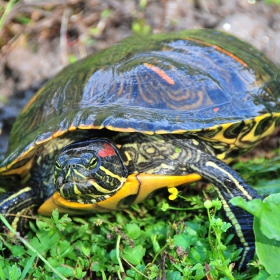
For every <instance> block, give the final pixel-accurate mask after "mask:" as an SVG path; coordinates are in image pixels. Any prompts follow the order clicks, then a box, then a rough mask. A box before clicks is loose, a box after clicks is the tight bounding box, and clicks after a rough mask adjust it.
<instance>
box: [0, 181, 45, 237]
mask: <svg viewBox="0 0 280 280" xmlns="http://www.w3.org/2000/svg"><path fill="white" fill-rule="evenodd" d="M43 201H44V198H43V195H42V193H41V191H40V190H38V189H33V188H31V187H23V188H20V189H17V190H14V191H12V192H8V193H5V194H4V195H3V196H1V197H0V213H1V214H2V215H4V216H5V217H6V219H7V220H8V222H9V223H10V224H11V225H12V227H13V228H14V229H15V230H16V231H17V232H19V233H20V234H21V235H23V234H25V233H26V231H27V229H28V228H29V227H28V219H27V218H26V216H27V215H29V216H30V213H33V212H34V211H36V210H37V209H38V207H39V206H40V205H41V204H42V203H43ZM1 231H2V230H1Z"/></svg>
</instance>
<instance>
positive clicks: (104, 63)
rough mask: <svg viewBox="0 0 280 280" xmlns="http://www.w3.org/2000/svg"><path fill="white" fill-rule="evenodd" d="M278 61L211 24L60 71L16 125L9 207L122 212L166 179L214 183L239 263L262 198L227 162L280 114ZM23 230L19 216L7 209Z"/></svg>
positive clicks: (129, 42)
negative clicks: (254, 204) (238, 201)
mask: <svg viewBox="0 0 280 280" xmlns="http://www.w3.org/2000/svg"><path fill="white" fill-rule="evenodd" d="M275 73H276V67H275V66H274V64H273V63H272V62H271V61H269V60H268V59H267V58H266V57H265V56H264V55H263V54H262V53H260V52H259V51H257V50H256V49H254V48H253V47H251V46H250V45H248V44H247V43H244V42H242V41H240V40H238V39H236V38H234V37H232V36H230V35H227V34H224V33H221V32H218V31H213V30H191V31H184V32H180V33H176V34H174V33H173V34H158V35H148V36H144V37H142V36H139V35H137V36H133V37H130V38H128V39H125V40H123V41H122V42H121V43H118V44H116V45H114V46H112V47H110V48H108V49H106V50H104V51H102V52H99V53H98V54H96V55H94V56H90V57H88V58H86V59H84V60H82V61H80V62H78V63H76V64H73V65H70V66H69V67H67V68H65V69H64V70H63V71H62V72H61V73H59V74H58V75H57V76H56V77H54V78H53V79H51V80H50V81H49V82H48V83H46V84H45V85H44V86H43V87H42V89H41V90H39V91H38V92H37V94H36V95H35V96H34V97H33V98H32V99H31V100H30V101H29V103H28V104H27V105H26V106H25V108H24V109H23V111H22V112H21V113H20V115H19V117H18V119H17V121H16V122H15V124H14V126H13V129H12V133H11V140H10V145H9V150H8V154H7V157H6V159H5V160H4V161H3V162H2V164H1V167H0V174H1V187H2V188H5V189H6V190H7V193H6V194H4V195H3V196H2V197H1V199H0V211H1V213H3V214H11V213H12V214H24V213H25V212H26V211H27V210H29V209H31V208H36V209H37V208H39V210H38V212H39V213H41V214H43V215H50V214H51V212H52V210H53V209H54V208H56V207H57V208H58V209H59V210H60V212H62V213H63V212H65V213H70V214H72V213H73V214H83V213H92V212H103V211H104V212H105V211H111V210H119V209H123V208H126V207H129V206H130V205H132V204H134V203H138V202H140V201H141V200H143V199H145V198H146V197H147V196H148V195H149V194H150V193H152V192H154V191H155V190H157V189H159V188H164V187H167V188H168V187H174V186H175V187H176V186H180V185H182V184H185V183H187V182H193V181H197V180H199V179H201V178H205V179H207V180H208V181H209V182H211V183H213V184H214V185H215V187H216V190H217V192H218V194H219V197H220V198H221V200H222V202H223V206H224V209H225V212H226V214H227V216H228V217H229V219H230V220H231V221H232V222H233V224H234V228H235V232H236V238H237V239H236V240H237V241H236V242H237V245H238V246H240V247H243V248H244V250H243V256H242V260H241V263H242V264H244V261H245V262H246V261H247V259H248V258H249V257H250V255H251V253H252V251H253V248H254V237H253V234H252V217H251V215H249V214H247V213H245V212H244V211H242V210H240V209H239V208H238V209H237V208H235V207H233V206H232V205H231V204H230V203H229V200H230V199H231V198H232V197H236V196H241V197H243V198H245V199H246V200H251V199H252V198H255V197H258V194H257V193H256V192H255V191H254V190H253V189H252V188H250V186H248V185H247V184H246V183H245V182H244V181H243V180H242V178H241V177H240V176H239V175H238V174H237V173H236V172H235V171H233V170H232V169H231V168H230V167H229V166H228V165H227V163H229V162H230V161H232V160H233V159H234V158H236V157H237V156H239V155H240V154H244V153H245V152H247V151H248V150H250V149H251V148H252V147H253V146H255V145H256V144H258V143H259V142H260V141H262V139H263V138H265V137H266V136H268V135H270V134H271V133H272V132H273V131H274V129H275V127H276V126H277V125H279V123H280V105H279V102H280V94H279V89H278V90H277V88H276V79H275ZM9 221H10V222H11V223H12V225H13V226H14V227H15V228H16V229H17V230H18V231H23V227H24V224H25V223H24V219H23V218H18V217H17V218H15V217H14V216H9Z"/></svg>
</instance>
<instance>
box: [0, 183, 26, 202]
mask: <svg viewBox="0 0 280 280" xmlns="http://www.w3.org/2000/svg"><path fill="white" fill-rule="evenodd" d="M30 190H31V188H30V187H26V188H24V189H21V190H20V191H18V192H17V193H14V194H13V195H11V196H9V197H7V198H6V199H5V200H3V201H2V202H1V203H0V206H1V205H3V204H5V203H7V202H8V201H10V200H12V199H14V198H16V197H18V196H19V195H21V194H22V193H25V192H28V191H30Z"/></svg>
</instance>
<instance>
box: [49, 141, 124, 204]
mask: <svg viewBox="0 0 280 280" xmlns="http://www.w3.org/2000/svg"><path fill="white" fill-rule="evenodd" d="M54 174H55V175H54V180H55V187H56V190H57V191H58V192H59V194H60V195H61V196H62V197H63V198H65V199H66V200H68V201H71V202H79V203H83V204H92V203H96V202H98V201H102V200H105V199H107V198H109V197H110V196H112V195H114V194H115V193H116V192H117V190H118V189H120V187H121V186H122V185H123V183H124V182H125V181H126V177H127V169H126V167H125V165H124V163H123V160H122V158H121V156H120V154H119V152H118V149H117V148H116V146H115V145H114V144H113V143H111V142H110V141H109V140H106V139H92V140H86V141H81V142H76V143H72V144H70V145H68V146H66V147H64V148H63V149H62V150H61V153H60V156H59V158H58V159H57V161H56V163H55V172H54Z"/></svg>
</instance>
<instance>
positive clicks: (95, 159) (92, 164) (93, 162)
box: [89, 157, 99, 169]
mask: <svg viewBox="0 0 280 280" xmlns="http://www.w3.org/2000/svg"><path fill="white" fill-rule="evenodd" d="M98 162H99V161H98V157H93V158H92V159H91V160H90V162H89V166H90V167H91V168H92V169H94V168H96V167H97V165H98Z"/></svg>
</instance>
